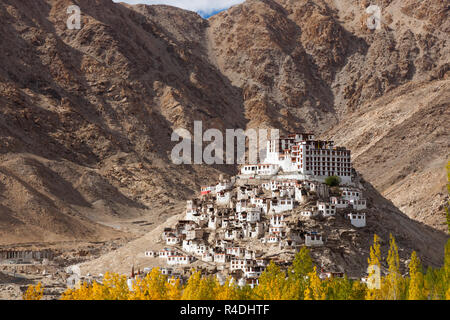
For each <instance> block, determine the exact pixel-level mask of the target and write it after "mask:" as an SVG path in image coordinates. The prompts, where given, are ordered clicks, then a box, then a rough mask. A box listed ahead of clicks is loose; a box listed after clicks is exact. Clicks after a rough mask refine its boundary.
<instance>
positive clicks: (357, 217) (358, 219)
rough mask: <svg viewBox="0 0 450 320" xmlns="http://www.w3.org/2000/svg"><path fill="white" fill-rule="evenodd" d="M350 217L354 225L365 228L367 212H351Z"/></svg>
mask: <svg viewBox="0 0 450 320" xmlns="http://www.w3.org/2000/svg"><path fill="white" fill-rule="evenodd" d="M348 217H349V219H350V222H351V224H352V225H353V226H355V227H357V228H363V227H365V226H366V214H365V213H349V214H348Z"/></svg>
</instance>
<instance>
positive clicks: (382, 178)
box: [0, 0, 450, 243]
mask: <svg viewBox="0 0 450 320" xmlns="http://www.w3.org/2000/svg"><path fill="white" fill-rule="evenodd" d="M369 3H370V2H369V1H350V0H343V1H331V0H326V1H325V0H315V1H306V0H301V1H300V0H295V1H294V0H292V1H288V0H277V1H275V0H264V1H259V0H258V1H257V0H248V1H246V2H245V3H243V4H242V5H238V6H234V7H232V8H230V9H229V10H227V11H224V12H222V13H220V14H218V15H216V16H213V17H212V18H210V19H209V20H204V19H202V18H201V17H200V16H198V15H197V14H195V13H192V12H187V11H184V10H181V9H177V8H173V7H168V6H144V5H138V6H128V5H124V4H116V3H113V2H112V1H109V0H95V1H93V0H89V1H88V0H79V1H76V4H77V5H79V6H80V8H81V11H82V28H81V30H68V29H67V27H66V20H67V18H68V14H67V13H66V9H67V7H68V6H69V5H71V4H74V2H73V1H69V0H33V1H13V0H4V1H2V2H1V3H0V37H1V38H2V46H1V47H0V58H1V61H2V65H1V66H0V160H1V163H0V222H1V223H0V239H1V242H2V243H15V242H23V241H55V240H66V239H90V240H94V239H106V238H115V237H120V236H123V233H122V232H120V231H118V230H115V229H114V228H112V227H111V226H112V225H113V224H114V221H121V220H127V219H128V220H129V219H136V218H138V217H141V216H151V215H152V213H154V212H156V211H157V210H159V211H160V210H167V211H170V208H171V207H173V206H174V205H176V204H177V202H178V200H182V199H186V198H188V197H190V196H191V195H192V194H193V193H194V192H196V191H197V190H198V187H199V185H200V184H202V183H204V182H206V181H207V180H208V179H210V178H212V177H217V176H218V175H219V174H220V173H225V174H231V173H233V172H235V170H236V168H235V167H233V166H216V167H210V166H198V165H193V166H190V165H183V166H175V165H173V164H172V163H171V161H170V152H171V150H172V147H173V145H174V144H175V142H171V141H170V135H171V133H172V130H173V129H175V128H178V127H185V128H188V129H190V130H192V126H193V121H194V120H202V121H203V126H204V127H205V128H219V129H222V130H223V129H225V128H257V127H280V128H283V129H284V130H285V131H300V130H311V131H314V132H316V133H318V134H321V135H322V136H323V137H329V138H333V139H336V140H337V141H338V142H339V143H342V144H343V145H345V146H346V147H348V148H350V149H352V150H354V154H355V156H356V158H355V159H356V167H357V169H358V170H359V171H360V172H361V173H362V174H363V175H364V177H365V178H366V179H367V181H369V182H371V183H373V184H374V185H375V187H377V188H378V190H379V191H380V192H382V194H383V195H384V196H386V197H387V198H388V199H390V200H392V201H393V202H394V204H396V205H397V206H399V208H400V209H401V210H403V211H404V212H405V213H407V214H408V215H409V216H410V217H412V218H414V219H417V220H419V221H421V222H424V223H427V224H429V225H431V226H433V227H436V228H439V229H443V227H444V225H443V219H442V210H441V209H442V208H441V202H442V201H443V198H444V194H443V193H442V190H443V186H444V185H445V181H444V180H443V178H442V177H443V175H444V174H445V173H444V166H443V165H442V164H443V163H444V162H445V161H446V160H447V159H448V153H449V152H448V151H449V150H450V148H449V145H448V141H450V139H449V136H448V134H449V130H448V121H446V119H448V105H449V99H448V94H447V93H448V91H449V83H448V81H449V80H448V66H449V58H448V57H449V56H450V55H449V52H448V51H449V47H448V42H449V41H448V32H449V31H450V26H449V19H448V5H446V4H445V3H444V2H443V1H439V0H432V1H427V4H426V5H425V4H424V3H423V2H421V1H418V0H408V1H400V0H393V1H388V0H384V1H380V2H379V4H380V6H381V7H382V14H383V15H382V16H383V20H382V22H383V23H382V29H381V30H377V31H374V30H369V29H368V28H367V25H366V23H365V19H366V18H367V17H366V15H365V13H364V8H365V7H367V6H368V4H369ZM388 115H389V116H388ZM374 130H375V131H374ZM412 150H413V151H414V152H412ZM372 161H373V162H374V163H375V165H374V164H373V163H372ZM418 180H419V181H420V182H417V181H418ZM422 181H423V183H422ZM159 211H158V212H159Z"/></svg>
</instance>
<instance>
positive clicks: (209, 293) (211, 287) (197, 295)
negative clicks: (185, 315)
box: [181, 271, 218, 300]
mask: <svg viewBox="0 0 450 320" xmlns="http://www.w3.org/2000/svg"><path fill="white" fill-rule="evenodd" d="M217 285H218V283H217V281H216V279H214V278H213V277H210V276H209V277H202V274H201V272H200V271H196V272H194V273H193V274H192V275H191V276H190V277H189V280H188V282H187V285H186V287H185V288H184V291H183V294H182V296H181V299H182V300H214V292H215V291H216V286H217Z"/></svg>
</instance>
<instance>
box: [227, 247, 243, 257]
mask: <svg viewBox="0 0 450 320" xmlns="http://www.w3.org/2000/svg"><path fill="white" fill-rule="evenodd" d="M226 253H227V254H228V255H230V256H233V257H236V258H240V257H243V256H244V254H245V250H244V249H243V248H241V247H229V248H226Z"/></svg>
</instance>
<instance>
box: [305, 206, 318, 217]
mask: <svg viewBox="0 0 450 320" xmlns="http://www.w3.org/2000/svg"><path fill="white" fill-rule="evenodd" d="M318 214H319V211H317V209H316V208H309V209H307V210H303V211H301V212H300V215H301V216H302V217H305V218H312V217H315V216H317V215H318Z"/></svg>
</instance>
